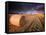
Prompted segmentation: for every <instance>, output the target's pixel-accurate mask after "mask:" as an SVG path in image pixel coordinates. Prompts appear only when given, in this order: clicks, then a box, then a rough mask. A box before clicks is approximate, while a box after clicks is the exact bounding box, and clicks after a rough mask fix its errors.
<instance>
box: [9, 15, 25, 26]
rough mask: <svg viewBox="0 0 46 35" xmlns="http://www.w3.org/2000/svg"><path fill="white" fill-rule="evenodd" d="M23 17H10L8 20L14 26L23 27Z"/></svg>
mask: <svg viewBox="0 0 46 35" xmlns="http://www.w3.org/2000/svg"><path fill="white" fill-rule="evenodd" d="M24 19H25V17H24V16H22V15H12V16H11V17H10V19H9V21H10V23H11V24H13V25H16V26H20V25H21V26H22V25H24V21H25V20H24Z"/></svg>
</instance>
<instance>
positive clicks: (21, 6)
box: [6, 2, 45, 14]
mask: <svg viewBox="0 0 46 35" xmlns="http://www.w3.org/2000/svg"><path fill="white" fill-rule="evenodd" d="M6 5H7V10H8V13H13V14H14V13H15V14H38V13H42V14H44V13H45V11H44V3H23V2H22V3H21V2H7V4H6Z"/></svg>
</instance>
